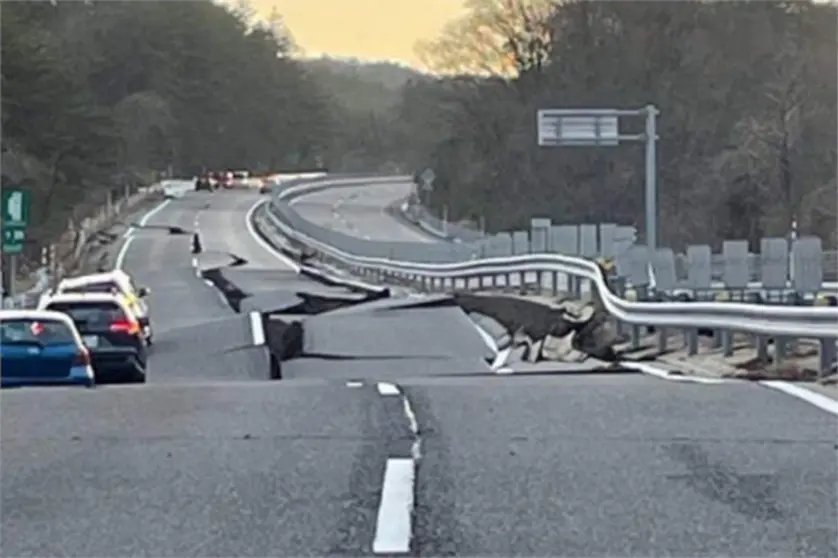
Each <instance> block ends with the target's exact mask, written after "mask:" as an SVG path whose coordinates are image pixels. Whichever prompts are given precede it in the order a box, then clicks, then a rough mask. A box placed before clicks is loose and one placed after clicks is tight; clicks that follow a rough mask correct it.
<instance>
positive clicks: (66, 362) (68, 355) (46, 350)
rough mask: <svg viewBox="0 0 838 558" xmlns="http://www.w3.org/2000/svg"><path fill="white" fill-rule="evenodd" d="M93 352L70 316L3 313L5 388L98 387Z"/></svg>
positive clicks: (0, 356) (1, 372) (0, 366)
mask: <svg viewBox="0 0 838 558" xmlns="http://www.w3.org/2000/svg"><path fill="white" fill-rule="evenodd" d="M95 383H96V382H95V375H94V372H93V367H92V365H91V358H90V352H89V351H88V349H87V347H86V346H85V345H84V343H83V341H82V338H81V335H80V334H79V331H78V329H76V326H75V324H74V323H73V321H72V320H71V319H70V317H69V316H67V315H66V314H63V313H61V312H53V311H44V310H0V385H2V387H24V386H49V385H80V386H88V387H92V386H93V385H95Z"/></svg>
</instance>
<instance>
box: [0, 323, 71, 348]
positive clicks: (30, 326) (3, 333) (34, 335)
mask: <svg viewBox="0 0 838 558" xmlns="http://www.w3.org/2000/svg"><path fill="white" fill-rule="evenodd" d="M31 343H38V344H40V345H66V344H75V343H76V338H75V336H74V335H73V330H71V329H70V328H69V327H68V326H67V324H64V323H61V322H56V321H54V320H35V319H31V318H21V319H15V320H3V321H2V322H0V344H2V345H18V344H31Z"/></svg>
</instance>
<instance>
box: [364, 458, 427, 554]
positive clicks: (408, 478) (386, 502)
mask: <svg viewBox="0 0 838 558" xmlns="http://www.w3.org/2000/svg"><path fill="white" fill-rule="evenodd" d="M415 480H416V464H415V463H414V461H413V460H412V459H388V460H387V464H386V466H385V468H384V484H383V487H382V489H381V503H380V504H379V506H378V519H377V520H376V524H375V538H374V539H373V542H372V551H373V552H374V553H376V554H394V553H406V552H410V539H411V537H412V531H413V490H414V488H413V483H414V481H415Z"/></svg>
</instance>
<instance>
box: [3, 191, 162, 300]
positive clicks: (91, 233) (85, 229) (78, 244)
mask: <svg viewBox="0 0 838 558" xmlns="http://www.w3.org/2000/svg"><path fill="white" fill-rule="evenodd" d="M165 182H166V181H163V182H160V183H155V184H152V185H151V186H147V187H142V188H140V189H139V190H138V191H137V192H135V193H133V194H128V195H126V196H123V197H122V198H119V199H113V198H109V199H108V201H107V202H106V203H105V204H104V205H103V206H102V207H101V208H100V209H99V210H98V211H97V212H96V213H95V214H94V215H93V216H91V217H88V218H87V219H84V220H83V221H82V223H81V225H80V227H79V228H78V229H77V230H69V231H67V232H65V236H69V237H72V242H71V244H72V245H71V246H70V247H69V250H68V251H67V252H66V253H63V254H58V253H57V252H58V251H57V250H55V249H54V248H55V246H56V245H55V244H54V245H51V246H50V248H49V250H48V252H50V253H52V256H51V257H52V258H67V259H68V260H69V261H68V262H64V263H68V264H69V267H70V268H71V269H72V268H73V267H74V266H75V265H76V264H77V263H78V261H79V260H80V259H81V258H82V257H83V256H84V250H85V248H86V247H87V246H88V245H89V244H90V241H91V239H93V238H95V237H96V234H97V233H98V232H100V231H101V230H103V229H104V228H106V227H108V226H109V225H110V224H111V223H112V221H113V219H115V218H116V217H118V216H119V215H120V214H122V213H124V212H125V211H130V210H131V209H133V208H134V207H135V206H136V205H137V204H138V203H140V202H142V201H143V200H145V199H147V198H148V197H149V196H151V195H153V194H155V193H157V192H159V191H161V190H162V185H163V184H164V183H165ZM65 271H66V270H65V269H64V265H63V263H62V262H51V263H50V265H47V266H44V267H41V268H38V270H37V271H36V272H35V273H36V275H37V282H36V284H35V285H34V286H33V287H31V288H30V289H28V290H27V291H25V292H22V293H19V294H16V295H15V296H11V297H4V298H3V300H2V307H3V308H32V307H34V306H35V305H36V304H37V302H38V299H39V298H40V296H41V294H42V293H43V292H44V291H45V290H46V289H47V288H49V286H50V285H51V284H52V283H53V281H54V280H56V277H57V278H58V279H60V278H61V276H63V274H64V273H65Z"/></svg>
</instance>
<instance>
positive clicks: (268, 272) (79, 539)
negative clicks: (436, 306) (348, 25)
mask: <svg viewBox="0 0 838 558" xmlns="http://www.w3.org/2000/svg"><path fill="white" fill-rule="evenodd" d="M400 188H401V187H391V188H389V189H388V188H387V187H384V188H381V189H380V190H378V189H376V190H375V191H374V192H373V189H369V190H370V191H369V192H367V193H364V194H363V195H362V193H361V192H359V195H358V197H356V198H354V200H355V201H354V202H353V201H352V199H349V198H348V197H347V199H346V201H344V202H343V203H342V204H341V208H340V209H341V215H343V216H344V219H345V220H346V221H347V223H351V224H352V229H353V230H355V231H357V234H360V235H362V236H363V235H368V236H370V237H372V238H395V237H398V238H399V239H401V240H416V239H417V238H418V236H419V235H421V236H423V237H424V235H422V233H419V232H417V231H413V230H412V229H409V227H406V226H405V225H403V224H402V223H398V222H396V221H394V220H393V219H392V218H390V217H388V216H387V215H386V214H385V213H382V212H381V211H377V209H380V208H381V207H383V206H384V205H386V203H389V202H390V201H393V200H394V199H397V198H398V197H399V196H401V195H402V191H401V190H400ZM337 192H340V194H338V193H337ZM350 193H351V192H348V191H342V190H334V191H328V192H326V193H324V195H322V196H320V197H319V198H317V199H316V200H314V201H311V200H307V199H306V198H302V199H301V200H300V201H299V202H298V203H297V204H295V205H296V206H297V207H298V209H299V210H300V211H301V212H303V214H311V215H313V217H312V218H315V219H316V218H318V217H317V216H316V215H317V211H321V216H322V219H329V216H328V215H327V214H325V213H323V212H322V207H321V208H320V209H317V207H318V206H325V207H330V205H329V204H332V205H334V203H336V201H337V200H338V199H340V198H341V196H344V195H346V194H350ZM330 195H332V196H335V198H329V196H330ZM324 198H326V199H325V200H324ZM332 199H334V200H335V201H332ZM256 200H257V197H256V196H255V195H254V194H251V193H246V192H219V193H217V194H212V195H209V194H203V193H188V194H187V195H186V196H185V197H184V198H182V199H178V200H174V201H172V202H170V203H168V204H167V205H166V206H165V207H164V208H163V209H161V210H159V211H158V212H157V213H155V214H154V215H153V216H152V217H151V218H149V220H148V223H149V224H159V225H163V224H165V225H177V226H182V227H183V228H184V229H187V230H193V229H194V228H195V227H196V225H195V223H196V219H197V223H198V224H197V227H198V229H199V230H200V231H201V233H202V239H203V243H204V247H205V252H204V254H201V255H200V257H199V258H198V261H197V263H198V265H199V266H200V267H207V266H213V265H222V264H223V262H224V261H227V260H228V259H229V258H228V256H226V255H225V254H227V253H235V254H236V255H238V256H240V257H242V258H245V259H247V261H248V264H247V265H245V266H242V267H241V268H237V273H239V275H241V277H242V280H244V281H248V280H249V281H252V283H251V284H250V285H249V286H248V287H249V288H251V289H254V290H259V289H262V290H266V289H270V288H274V286H277V287H282V286H283V285H285V286H288V285H291V288H292V289H293V288H297V287H301V286H304V285H305V284H306V283H305V281H302V280H301V279H300V278H299V277H297V276H296V275H295V274H294V273H293V271H292V270H290V269H289V268H288V266H287V265H286V264H285V263H283V262H282V261H279V260H277V259H276V258H275V257H273V255H272V254H271V253H270V251H268V250H265V249H264V247H263V246H262V245H261V244H260V243H259V242H258V241H255V240H253V237H252V236H250V234H249V232H248V230H247V227H246V225H245V221H244V218H245V215H246V214H247V212H248V210H249V209H250V207H252V205H253V203H255V202H256ZM309 202H310V203H309ZM353 203H354V204H355V205H356V206H357V207H356V206H354V205H353ZM207 204H209V206H208V205H207ZM307 212H308V213H307ZM310 212H314V213H310ZM411 236H415V237H417V238H408V237H411ZM424 238H426V239H427V237H424ZM427 240H429V241H430V239H427ZM190 242H191V239H190V237H189V236H188V235H185V236H170V235H167V234H163V233H161V232H160V231H159V230H152V229H148V230H138V231H137V232H136V233H135V238H134V240H132V241H131V246H130V247H129V249H128V250H127V252H126V255H125V259H124V265H125V267H126V268H127V269H128V270H129V271H130V272H131V273H132V274H134V275H135V277H136V279H137V283H139V284H142V285H147V286H149V287H151V289H152V295H151V297H150V304H151V305H152V313H153V319H154V324H155V328H156V336H157V344H156V346H155V348H154V350H153V353H154V355H153V356H152V360H151V366H152V369H151V371H150V376H149V377H150V382H151V383H150V384H148V385H146V386H109V387H103V388H97V389H95V390H75V389H28V390H13V391H11V390H5V391H3V392H2V393H0V419H1V420H2V436H1V437H0V460H1V462H0V465H2V467H0V504H2V508H1V509H0V515H1V516H2V535H3V536H2V539H0V551H2V552H0V554H2V555H4V556H172V557H174V556H178V557H180V556H323V555H337V556H340V555H353V556H361V555H371V554H373V548H374V545H373V543H374V541H376V540H385V539H387V540H392V539H393V538H394V537H396V536H397V535H400V534H401V533H402V531H400V530H399V529H400V528H401V527H402V525H400V524H398V521H397V520H398V519H399V517H401V515H400V514H401V513H402V512H403V511H404V510H407V509H408V506H410V508H413V504H415V509H414V514H413V516H412V522H409V523H408V527H409V531H408V532H409V534H410V535H411V536H412V540H411V541H410V549H409V551H410V552H409V554H412V555H422V556H476V555H479V556H591V557H593V556H835V555H838V543H836V541H838V511H836V487H838V476H837V475H836V464H838V453H836V439H838V420H836V417H835V416H834V415H830V414H828V413H825V412H823V411H821V410H819V409H816V408H815V407H813V406H811V405H809V404H808V403H805V402H803V401H801V400H799V399H795V398H792V397H789V396H787V395H785V394H782V393H779V392H776V391H773V390H769V389H767V388H764V387H760V386H758V385H755V384H745V383H730V384H721V385H696V384H686V383H676V382H668V381H666V380H662V379H658V378H653V377H649V376H645V375H640V374H614V375H574V374H556V375H552V376H551V375H547V376H543V375H539V376H518V377H508V376H507V377H504V376H495V375H491V374H486V373H485V371H481V373H479V374H473V375H465V376H455V375H454V374H456V373H462V372H463V370H462V369H460V368H459V367H460V366H463V364H462V363H459V364H458V361H457V360H455V359H448V358H436V360H427V361H423V366H424V367H426V368H425V370H426V372H423V371H422V370H423V369H422V367H418V366H406V365H404V364H403V363H400V362H399V361H397V360H393V359H391V360H385V361H383V364H379V365H372V364H369V365H367V366H360V365H357V363H356V364H355V365H353V372H352V376H347V375H338V376H333V375H330V374H329V373H328V371H329V369H330V367H333V366H336V365H337V366H339V365H340V363H339V362H337V363H335V362H330V363H329V366H326V365H325V364H324V365H323V366H308V367H305V370H303V369H302V368H301V369H300V370H299V371H300V373H299V374H297V375H296V376H295V377H294V379H287V380H283V381H278V382H276V381H274V382H271V381H268V380H266V379H265V378H266V377H267V370H260V369H259V366H258V365H259V361H258V358H257V357H256V355H254V354H252V351H251V350H250V349H247V348H245V349H241V350H237V349H239V345H241V344H242V343H243V342H244V341H246V340H247V332H248V330H247V323H246V322H245V320H244V317H242V316H237V315H236V314H234V313H233V312H232V310H230V308H229V307H228V306H227V305H226V303H224V302H223V301H222V300H221V297H220V296H219V295H218V293H217V292H215V290H214V289H212V288H211V287H210V286H208V285H207V284H206V283H205V282H204V281H203V279H201V278H200V277H199V276H198V274H197V273H196V269H195V267H194V266H193V263H192V254H191V253H190V248H191V244H190ZM219 262H222V263H219ZM248 277H249V279H248ZM377 312H387V310H383V309H382V310H377ZM403 314H404V316H405V317H404V319H405V320H408V321H409V320H410V319H411V318H410V314H409V312H403ZM393 315H396V314H395V313H394V314H393ZM394 319H395V318H394ZM428 319H430V318H428ZM448 325H449V326H450V325H451V324H448ZM399 327H401V324H400V325H399ZM425 327H426V328H427V329H431V330H435V329H437V328H435V327H434V326H433V325H432V324H431V325H427V324H426V325H425ZM452 327H453V326H452ZM438 329H439V332H438V334H439V335H440V336H444V337H445V338H446V339H445V342H443V341H442V340H441V341H439V345H438V346H437V341H435V338H434V335H433V334H432V332H428V331H425V332H423V333H424V335H423V337H422V339H423V341H422V342H421V343H417V344H414V346H412V347H411V348H412V349H413V351H412V353H414V354H416V353H421V352H423V351H424V352H427V353H429V354H432V355H437V356H439V357H442V356H443V355H447V354H448V353H449V352H450V350H449V344H450V338H451V336H452V334H450V333H446V332H448V331H450V330H447V329H444V328H442V327H440V328H438ZM321 331H326V330H325V329H323V330H321ZM392 331H393V332H395V331H397V328H396V327H393V328H392ZM340 335H341V336H342V338H341V339H339V340H327V342H329V343H332V344H334V343H337V344H338V345H340V346H342V347H352V346H355V345H362V344H370V343H371V341H370V339H368V338H367V336H366V335H365V331H364V329H363V327H358V328H355V329H354V330H353V329H352V328H345V329H342V330H341V333H340ZM352 336H357V338H358V343H353V342H352ZM392 337H393V335H390V336H386V335H377V336H376V340H377V341H378V342H379V343H380V344H382V346H381V347H378V349H379V351H378V353H379V354H388V351H389V348H391V346H392V343H395V341H393V340H392ZM338 342H339V343H338ZM400 342H404V340H400ZM387 344H390V345H387ZM384 345H387V346H384ZM388 347H389V348H388ZM443 347H444V348H445V350H442V348H443ZM469 350H472V349H469ZM475 350H476V349H475ZM428 362H431V364H427V363H428ZM381 366H383V367H384V368H382V367H381ZM428 367H430V368H428ZM333 369H334V368H332V370H333ZM385 373H386V375H387V378H388V381H390V382H392V383H393V384H396V385H397V388H398V389H395V388H393V389H388V390H383V389H381V388H380V387H376V385H375V381H376V380H380V379H381V378H380V377H379V375H384V374H385ZM446 373H448V375H446ZM260 374H263V375H262V376H260ZM394 393H395V394H397V395H393V394H394ZM408 411H409V412H408ZM411 432H416V433H418V440H419V442H420V444H419V450H420V451H419V453H417V454H415V455H413V454H411V455H412V456H413V457H419V459H418V467H417V468H416V469H415V475H414V476H413V477H411V476H405V477H404V478H403V479H401V480H402V481H404V482H405V483H407V482H409V483H410V484H409V486H410V487H411V490H409V491H408V492H404V491H399V490H391V484H390V481H388V480H387V479H388V478H390V477H388V471H390V465H391V462H392V461H393V459H394V457H398V458H400V459H404V457H405V453H406V452H408V451H410V452H413V451H414V449H413V446H412V444H414V443H415V441H416V440H415V438H416V436H414V435H411V434H410V433H411ZM408 446H409V447H408ZM394 470H395V469H394ZM393 478H395V476H394V477H393ZM397 481H398V479H397ZM397 481H394V482H397ZM397 488H398V486H397ZM393 503H395V504H396V505H395V507H386V506H385V504H387V505H389V504H393ZM401 504H403V506H402V507H399V506H400V505H401ZM380 509H388V510H395V512H393V513H392V514H391V515H390V516H386V517H384V518H383V519H382V517H381V516H380V514H379V512H380ZM385 515H386V514H385ZM385 535H387V536H385ZM388 536H389V539H388Z"/></svg>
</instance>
